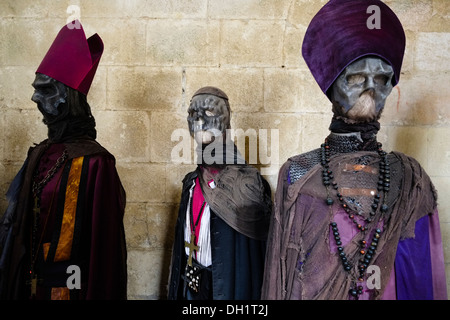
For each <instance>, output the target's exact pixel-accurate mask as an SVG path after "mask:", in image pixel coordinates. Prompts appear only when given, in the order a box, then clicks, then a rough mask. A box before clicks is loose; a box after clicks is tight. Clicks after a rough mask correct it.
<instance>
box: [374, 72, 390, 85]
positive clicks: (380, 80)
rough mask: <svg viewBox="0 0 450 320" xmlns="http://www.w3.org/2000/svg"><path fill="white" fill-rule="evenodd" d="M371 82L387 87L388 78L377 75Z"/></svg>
mask: <svg viewBox="0 0 450 320" xmlns="http://www.w3.org/2000/svg"><path fill="white" fill-rule="evenodd" d="M373 81H374V82H375V83H377V84H380V85H383V86H385V85H387V83H388V81H389V77H388V76H385V75H378V76H375V78H374V79H373Z"/></svg>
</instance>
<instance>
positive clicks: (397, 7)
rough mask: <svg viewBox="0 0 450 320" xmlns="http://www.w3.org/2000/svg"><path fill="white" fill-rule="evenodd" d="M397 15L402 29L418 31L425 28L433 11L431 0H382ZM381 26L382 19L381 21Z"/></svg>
mask: <svg viewBox="0 0 450 320" xmlns="http://www.w3.org/2000/svg"><path fill="white" fill-rule="evenodd" d="M384 2H385V3H386V4H387V5H388V6H389V7H390V8H391V9H392V11H394V12H395V14H396V15H397V16H398V18H399V20H400V22H401V23H402V25H403V28H404V29H407V30H413V31H419V30H422V29H423V28H425V27H426V26H427V25H428V23H429V21H430V19H431V16H432V13H433V3H432V2H433V1H432V0H387V1H384ZM381 28H383V21H382V22H381Z"/></svg>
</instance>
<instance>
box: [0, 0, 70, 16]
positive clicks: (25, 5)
mask: <svg viewBox="0 0 450 320" xmlns="http://www.w3.org/2000/svg"><path fill="white" fill-rule="evenodd" d="M68 6H69V4H68V2H67V1H61V0H57V1H51V2H50V1H46V0H34V1H24V0H20V1H14V0H3V1H1V2H0V16H1V17H23V18H43V17H61V18H64V19H66V17H69V16H70V14H68V13H67V12H66V11H67V7H68Z"/></svg>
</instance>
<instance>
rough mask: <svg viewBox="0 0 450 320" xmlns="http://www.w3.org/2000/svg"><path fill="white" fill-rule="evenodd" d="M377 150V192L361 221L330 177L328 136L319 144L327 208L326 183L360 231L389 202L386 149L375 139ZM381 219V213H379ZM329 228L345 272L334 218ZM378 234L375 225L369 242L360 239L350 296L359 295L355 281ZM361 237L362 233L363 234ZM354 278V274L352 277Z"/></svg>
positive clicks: (372, 251)
mask: <svg viewBox="0 0 450 320" xmlns="http://www.w3.org/2000/svg"><path fill="white" fill-rule="evenodd" d="M377 152H378V155H379V156H380V158H381V160H380V163H379V177H378V185H377V193H375V195H374V198H373V202H372V205H371V207H370V213H369V216H367V217H364V221H365V222H366V224H365V225H363V224H361V223H359V222H358V221H357V220H356V217H355V214H356V215H362V214H361V213H359V212H353V211H352V210H351V209H350V208H349V207H348V205H347V204H346V203H345V202H344V197H343V196H342V194H340V193H339V191H338V189H339V187H338V185H337V183H336V181H335V180H334V176H333V172H332V171H331V170H330V167H329V162H330V146H329V145H328V140H327V139H326V140H325V143H323V144H322V145H321V165H322V167H323V171H322V182H323V185H324V186H325V188H326V191H327V198H326V200H325V202H326V204H327V205H328V206H329V208H330V212H331V209H332V205H333V203H334V201H333V199H332V198H331V194H330V186H331V187H332V188H333V189H334V190H336V197H337V198H338V200H339V202H340V204H341V206H342V207H343V208H344V210H345V212H346V213H347V215H348V217H349V219H350V220H351V221H352V222H353V223H354V224H355V225H356V227H357V228H358V230H359V231H360V232H366V231H367V230H368V225H369V224H371V223H372V222H373V221H375V216H376V215H377V212H380V213H381V214H384V213H386V212H387V210H388V209H389V206H388V205H387V204H386V199H387V196H386V195H387V192H388V191H389V187H390V168H389V160H388V158H387V153H386V152H385V151H383V150H382V145H381V143H379V142H378V143H377ZM380 193H383V197H382V204H381V206H380V201H381V196H380ZM380 219H381V217H380ZM330 225H331V230H332V232H333V237H334V240H335V243H336V246H337V250H338V252H339V257H340V259H341V262H342V266H343V268H344V270H345V271H346V272H348V273H351V271H352V269H353V265H354V264H353V265H352V263H351V262H350V261H349V259H348V257H347V255H346V253H345V252H344V248H343V246H342V241H341V238H340V234H339V228H338V225H337V223H336V222H331V223H330ZM380 236H381V230H380V229H378V228H377V229H376V230H375V232H374V235H373V238H372V241H371V243H370V245H369V246H368V243H367V241H366V240H361V241H360V251H359V253H360V259H359V262H358V273H359V274H358V278H357V281H356V279H354V281H353V284H352V288H351V289H350V291H349V294H350V295H351V296H352V297H354V298H355V299H358V297H359V295H360V294H362V291H363V287H362V286H361V285H357V282H360V283H361V282H363V281H364V277H365V272H366V269H367V267H368V266H369V264H370V262H371V260H372V258H373V257H374V255H375V252H376V250H377V246H378V240H379V238H380ZM363 238H364V237H363ZM355 278H356V277H355Z"/></svg>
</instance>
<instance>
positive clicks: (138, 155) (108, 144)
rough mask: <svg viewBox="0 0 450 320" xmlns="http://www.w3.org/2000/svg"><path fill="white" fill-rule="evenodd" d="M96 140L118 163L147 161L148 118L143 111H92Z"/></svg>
mask: <svg viewBox="0 0 450 320" xmlns="http://www.w3.org/2000/svg"><path fill="white" fill-rule="evenodd" d="M93 115H94V117H95V120H96V129H97V140H98V142H100V143H101V144H102V145H103V146H104V147H105V148H106V149H108V150H109V152H111V153H112V154H113V155H114V156H115V157H116V159H117V160H118V161H134V162H143V161H149V159H150V155H149V143H150V117H149V115H148V113H147V112H144V111H134V112H131V111H97V112H95V111H93Z"/></svg>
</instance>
